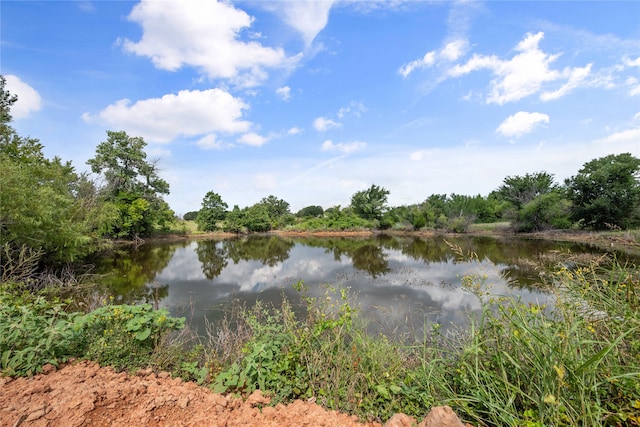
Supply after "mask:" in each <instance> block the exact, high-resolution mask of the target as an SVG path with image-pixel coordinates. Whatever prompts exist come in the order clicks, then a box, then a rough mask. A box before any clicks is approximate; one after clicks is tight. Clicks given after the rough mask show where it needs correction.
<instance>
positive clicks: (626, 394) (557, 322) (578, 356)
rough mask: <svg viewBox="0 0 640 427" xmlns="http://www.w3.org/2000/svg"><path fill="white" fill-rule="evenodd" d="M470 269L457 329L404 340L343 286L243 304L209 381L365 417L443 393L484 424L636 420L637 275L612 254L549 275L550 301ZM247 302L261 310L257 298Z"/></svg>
mask: <svg viewBox="0 0 640 427" xmlns="http://www.w3.org/2000/svg"><path fill="white" fill-rule="evenodd" d="M484 280H485V279H484V276H482V275H481V274H477V275H471V276H467V277H465V278H463V286H464V287H465V289H467V290H468V291H469V292H473V293H475V294H476V295H478V297H479V298H480V299H481V301H482V304H483V310H482V314H481V316H479V317H477V318H473V319H471V326H470V328H469V329H468V330H466V331H465V332H462V333H457V334H441V333H440V332H439V328H438V327H437V325H434V326H433V333H431V334H428V336H427V337H426V338H425V340H424V342H422V343H419V344H412V345H407V344H405V343H401V342H394V341H392V340H390V339H388V338H386V337H384V336H381V335H379V336H371V335H368V334H367V333H366V332H365V330H366V325H364V324H363V323H362V322H361V321H360V317H358V313H357V311H355V310H354V309H353V308H352V306H351V305H350V303H349V300H348V299H349V298H348V293H347V292H346V291H345V290H334V292H337V296H338V298H337V299H336V298H335V297H336V295H332V294H331V292H329V293H328V294H327V295H325V297H322V298H307V304H308V315H307V316H306V317H305V318H304V319H300V320H298V319H296V318H295V316H294V315H293V313H292V311H291V309H290V307H289V306H288V305H287V303H286V302H285V305H283V307H281V308H280V309H278V310H272V311H268V310H267V311H262V314H260V315H256V313H255V312H253V314H248V313H245V317H246V319H247V321H248V323H249V324H250V325H251V330H252V331H253V333H252V334H250V335H251V337H250V338H248V340H247V342H246V343H245V345H244V346H243V348H242V351H241V352H240V354H238V361H236V362H235V363H234V365H233V366H232V367H231V368H227V369H222V372H221V374H219V375H218V376H217V378H216V379H215V380H214V381H215V383H216V386H217V389H218V390H219V391H223V390H224V391H236V392H246V391H250V390H252V389H255V388H265V389H266V390H271V391H273V392H274V393H275V396H276V397H277V400H278V401H282V400H288V399H292V398H299V397H303V398H313V399H317V401H319V403H322V404H323V405H324V406H326V407H329V408H332V409H339V410H343V411H349V412H352V413H355V414H358V415H359V416H360V417H362V418H365V419H378V420H385V419H386V418H388V417H389V416H391V414H392V413H394V412H404V413H407V414H409V415H414V416H418V417H421V416H424V415H425V414H426V412H427V411H428V409H429V408H430V407H431V406H433V405H441V404H448V405H450V406H452V407H453V408H454V409H455V410H456V411H457V412H458V413H459V414H460V415H461V416H462V417H463V418H464V419H465V420H467V421H471V422H474V423H477V424H478V425H486V426H522V425H524V426H565V425H566V426H569V425H571V426H573V425H581V426H599V425H640V323H639V322H640V314H639V307H638V304H639V303H638V301H640V277H639V275H638V270H637V269H636V268H635V267H633V266H623V265H619V264H618V263H617V262H616V261H615V260H614V261H611V262H608V263H604V261H603V260H600V262H599V263H593V264H591V265H589V266H585V267H582V268H578V269H576V270H574V271H570V270H567V269H562V270H560V271H558V272H556V273H555V274H554V275H553V280H554V282H555V289H557V301H556V303H555V305H554V307H544V306H538V305H531V304H523V303H521V302H520V301H518V300H517V299H514V298H510V297H502V298H499V297H490V296H489V294H488V292H486V287H487V286H489V285H490V284H487V283H485V282H484ZM259 310H265V309H264V307H261V308H260V309H259Z"/></svg>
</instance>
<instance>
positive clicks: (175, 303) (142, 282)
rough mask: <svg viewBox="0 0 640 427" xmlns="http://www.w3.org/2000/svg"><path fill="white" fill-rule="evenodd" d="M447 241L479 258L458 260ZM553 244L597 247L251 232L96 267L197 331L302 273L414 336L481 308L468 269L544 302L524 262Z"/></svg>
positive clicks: (318, 290)
mask: <svg viewBox="0 0 640 427" xmlns="http://www.w3.org/2000/svg"><path fill="white" fill-rule="evenodd" d="M452 245H453V246H458V247H460V248H461V249H462V251H463V252H464V253H465V254H467V253H474V254H475V257H476V259H471V260H462V259H460V257H459V255H457V254H456V253H454V251H452V248H451V246H452ZM550 251H571V252H573V253H576V252H595V251H596V249H594V248H591V247H588V246H585V245H579V244H575V243H558V242H549V241H543V240H527V239H522V238H489V237H459V238H451V239H448V240H445V239H444V238H441V237H435V238H421V237H398V236H384V235H383V236H375V237H367V238H355V237H325V238H318V237H309V238H282V237H278V236H248V237H242V238H234V239H225V240H215V239H214V240H198V241H190V242H181V243H175V242H174V243H153V244H145V245H142V246H140V247H138V248H130V249H126V250H120V251H118V252H116V253H114V254H112V255H110V256H109V257H105V258H102V259H100V260H99V261H98V263H97V266H96V268H97V271H98V272H99V273H102V274H105V276H104V277H103V283H104V285H105V286H106V287H107V289H108V291H109V292H110V293H111V294H112V295H113V296H114V297H115V298H116V299H117V301H119V302H126V303H137V302H154V303H156V304H157V305H158V306H160V307H165V308H167V309H168V310H169V311H170V312H171V314H172V315H176V316H187V318H188V321H189V323H190V324H191V326H192V327H194V328H195V329H196V330H198V331H200V332H204V323H205V321H204V319H205V318H206V319H208V320H209V321H210V322H213V323H214V324H215V322H216V321H218V320H219V319H221V317H222V316H223V315H224V313H225V312H226V311H228V310H229V309H230V307H231V306H232V304H237V303H240V304H246V305H247V306H251V305H253V304H255V302H256V301H257V300H261V301H264V302H267V303H274V304H276V305H279V304H280V302H281V301H282V298H283V296H286V298H288V299H290V301H292V302H293V303H294V304H297V303H299V302H300V298H299V294H298V293H297V292H296V291H295V290H294V289H293V287H292V285H293V284H294V283H297V282H299V281H301V280H302V281H303V282H304V284H305V286H307V287H308V289H309V295H310V296H323V295H324V294H325V292H326V286H325V285H332V286H334V287H342V288H349V290H350V293H351V294H352V295H353V296H354V300H353V303H354V304H355V305H356V306H357V307H358V308H359V310H360V311H361V313H362V315H363V316H365V317H366V318H367V319H368V320H370V322H371V325H372V329H374V330H377V331H381V332H383V333H387V334H393V333H398V332H401V333H409V334H415V336H416V337H417V336H421V335H422V332H423V330H424V328H431V326H432V325H433V324H435V323H437V324H440V325H443V326H444V327H445V328H446V327H450V326H452V325H465V324H466V322H467V321H468V318H469V314H470V313H477V312H478V311H479V310H480V301H479V299H478V298H477V296H476V295H474V294H473V293H471V292H469V291H468V290H465V289H463V287H462V285H461V282H462V278H463V277H464V276H468V275H471V274H475V275H481V276H482V277H485V283H486V285H487V289H488V290H489V291H490V292H491V293H492V294H493V295H517V296H518V297H520V298H522V300H523V301H524V302H527V303H535V304H546V303H549V302H550V301H551V298H552V296H551V295H550V294H549V293H548V292H545V291H543V290H540V288H539V286H538V282H539V279H538V277H537V274H536V272H535V270H534V269H532V268H531V265H532V262H531V261H532V260H533V261H535V260H537V258H539V257H540V256H541V255H542V254H545V253H549V252H550Z"/></svg>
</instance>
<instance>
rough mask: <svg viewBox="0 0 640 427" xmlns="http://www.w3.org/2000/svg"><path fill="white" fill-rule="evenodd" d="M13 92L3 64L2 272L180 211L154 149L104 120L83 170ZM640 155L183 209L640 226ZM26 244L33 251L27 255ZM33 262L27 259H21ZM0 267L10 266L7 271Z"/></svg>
mask: <svg viewBox="0 0 640 427" xmlns="http://www.w3.org/2000/svg"><path fill="white" fill-rule="evenodd" d="M16 101H17V97H16V96H15V95H13V94H11V93H10V92H9V91H7V90H5V79H4V77H3V76H1V75H0V247H1V249H2V251H1V255H0V261H1V265H2V266H3V271H4V272H7V271H13V272H14V273H15V270H16V268H18V269H19V268H20V265H21V264H20V263H21V260H27V259H33V258H32V257H31V255H33V254H37V256H38V259H40V261H41V262H42V263H44V264H47V265H49V264H62V263H65V262H69V261H76V260H79V259H82V258H83V257H86V256H87V255H89V254H91V253H94V252H96V251H99V250H101V249H103V248H105V247H106V246H108V245H109V242H111V241H113V240H116V239H137V238H140V237H144V236H148V235H151V234H153V233H156V232H158V231H163V230H164V231H169V230H170V229H172V228H175V226H176V223H177V222H178V221H179V219H178V218H177V216H176V215H175V213H174V212H173V211H172V210H171V208H170V207H169V205H168V204H167V202H166V201H165V200H164V199H163V196H165V195H167V194H169V184H168V183H167V182H166V181H165V180H164V179H162V178H161V177H160V176H159V171H158V166H157V165H158V163H157V160H154V159H148V158H147V155H146V153H145V147H146V143H145V141H144V140H143V138H140V137H132V136H129V135H127V134H126V133H125V132H122V131H118V132H114V131H107V138H106V140H105V141H103V142H101V143H100V144H99V145H98V146H97V148H96V153H95V156H94V157H93V158H92V159H90V160H88V161H87V164H88V165H89V166H90V167H91V171H92V172H93V173H94V174H95V175H90V174H87V173H78V172H76V170H75V168H74V167H73V165H72V164H71V162H68V161H67V162H65V161H63V160H62V159H60V158H58V157H54V158H53V159H48V158H46V157H45V155H44V153H43V148H44V147H43V145H42V144H41V143H40V141H39V140H38V139H35V138H31V137H24V136H21V135H19V134H18V133H17V132H16V130H15V129H14V128H13V127H11V121H12V117H11V106H12V105H13V104H14V103H15V102H16ZM639 173H640V159H638V158H636V157H634V156H633V155H631V154H630V153H624V154H618V155H609V156H606V157H602V158H599V159H594V160H592V161H590V162H588V163H585V164H584V166H583V167H582V169H580V170H579V171H578V173H577V174H576V175H575V176H572V177H571V178H569V179H566V180H565V182H564V183H563V184H560V183H556V182H555V180H554V177H553V175H551V174H549V173H547V172H534V173H528V174H526V175H524V176H509V177H506V178H505V179H504V181H503V183H502V185H501V186H500V187H499V188H498V189H496V190H495V191H493V192H491V193H490V194H489V195H488V196H486V197H485V196H481V195H476V196H466V195H460V194H449V195H447V194H432V195H430V196H428V197H427V198H426V199H425V200H424V201H423V202H422V203H418V204H412V205H404V206H395V207H394V206H389V205H388V196H389V194H390V193H389V191H388V190H387V189H385V188H383V187H381V186H378V185H375V184H372V185H371V186H370V187H369V188H367V189H364V190H362V191H358V192H356V193H355V194H353V195H352V196H351V202H350V204H349V205H348V206H344V207H342V206H333V207H330V208H327V209H323V208H322V207H321V206H318V205H311V206H307V207H305V208H303V209H300V210H299V211H298V212H296V213H292V212H291V211H290V205H289V203H288V202H286V201H285V200H283V199H280V198H278V197H276V196H273V195H269V196H267V197H265V198H263V199H262V200H260V201H259V202H258V203H255V204H254V205H252V206H247V207H244V208H240V207H239V206H237V205H236V206H233V208H232V209H229V207H228V205H227V203H225V202H224V201H223V200H222V197H221V196H220V195H219V194H217V193H215V192H214V191H209V192H207V194H205V196H204V198H203V200H202V205H201V208H200V209H199V210H197V211H193V212H188V213H187V214H185V215H184V219H185V220H195V221H196V222H197V224H198V228H199V229H200V230H202V231H207V232H208V231H215V230H223V231H227V232H233V233H249V232H265V231H269V230H275V229H290V230H301V231H306V230H358V229H381V230H385V229H395V230H421V229H436V230H447V231H453V232H463V231H466V230H467V229H468V228H469V226H470V225H471V224H474V223H478V222H481V223H492V222H498V221H508V222H509V223H510V224H511V227H513V229H514V230H516V231H520V232H528V231H537V230H546V229H551V228H554V229H566V228H585V229H592V230H606V229H628V228H633V227H638V226H640V175H639ZM27 255H29V256H27ZM25 262H26V261H25ZM3 274H4V273H3Z"/></svg>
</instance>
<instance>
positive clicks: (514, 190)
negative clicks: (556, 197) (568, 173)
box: [497, 172, 558, 210]
mask: <svg viewBox="0 0 640 427" xmlns="http://www.w3.org/2000/svg"><path fill="white" fill-rule="evenodd" d="M503 182H504V183H503V184H502V186H501V187H500V188H499V189H498V192H497V193H498V195H499V196H500V197H502V198H503V199H504V200H506V201H508V202H510V203H512V204H513V205H514V206H515V208H516V209H517V210H520V209H521V208H522V207H523V206H524V205H526V204H527V203H529V202H530V201H532V200H533V199H535V198H536V197H538V196H541V195H543V194H547V193H550V192H551V191H553V190H557V189H558V185H557V184H555V183H554V178H553V175H552V174H549V173H547V172H535V173H532V174H526V175H524V176H508V177H506V178H505V179H504V181H503Z"/></svg>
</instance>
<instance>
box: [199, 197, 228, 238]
mask: <svg viewBox="0 0 640 427" xmlns="http://www.w3.org/2000/svg"><path fill="white" fill-rule="evenodd" d="M227 208H228V205H227V204H226V203H225V202H223V201H222V197H220V195H219V194H217V193H214V192H213V191H209V192H208V193H207V194H205V196H204V199H203V200H202V208H201V209H200V211H198V216H197V218H196V222H197V223H198V228H199V229H200V230H203V231H213V230H217V229H218V228H219V227H218V222H219V221H222V220H224V218H225V216H226V214H227Z"/></svg>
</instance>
